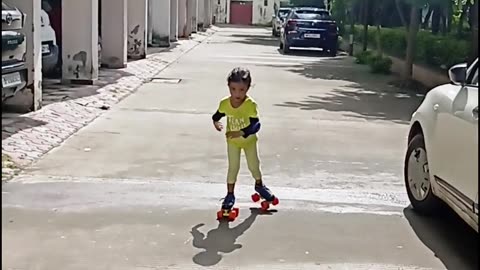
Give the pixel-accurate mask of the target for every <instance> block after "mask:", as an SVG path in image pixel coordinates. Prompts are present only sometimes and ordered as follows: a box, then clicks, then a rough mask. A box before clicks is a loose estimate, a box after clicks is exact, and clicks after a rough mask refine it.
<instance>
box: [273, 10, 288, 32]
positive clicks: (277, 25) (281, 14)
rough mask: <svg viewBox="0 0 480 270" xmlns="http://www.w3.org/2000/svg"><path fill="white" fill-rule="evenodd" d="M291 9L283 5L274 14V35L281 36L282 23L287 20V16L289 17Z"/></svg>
mask: <svg viewBox="0 0 480 270" xmlns="http://www.w3.org/2000/svg"><path fill="white" fill-rule="evenodd" d="M290 10H291V8H286V7H282V8H280V9H279V10H278V11H277V13H276V14H274V15H272V36H275V37H278V36H280V30H281V28H282V24H283V22H284V20H285V17H287V15H288V13H290Z"/></svg>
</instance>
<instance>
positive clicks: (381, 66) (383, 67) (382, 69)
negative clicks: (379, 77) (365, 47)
mask: <svg viewBox="0 0 480 270" xmlns="http://www.w3.org/2000/svg"><path fill="white" fill-rule="evenodd" d="M368 65H369V66H370V70H371V71H372V73H376V74H390V72H391V70H390V69H391V67H392V59H390V57H388V56H382V55H378V54H375V55H372V56H370V57H369V58H368Z"/></svg>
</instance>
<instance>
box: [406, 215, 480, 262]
mask: <svg viewBox="0 0 480 270" xmlns="http://www.w3.org/2000/svg"><path fill="white" fill-rule="evenodd" d="M444 208H445V209H442V211H440V213H439V214H438V215H437V216H432V217H427V216H421V215H419V214H417V213H415V212H414V211H413V209H412V208H411V207H410V206H409V207H407V208H405V209H404V211H403V212H404V214H405V217H406V218H407V220H408V222H409V223H410V225H411V226H412V229H413V231H414V232H415V233H416V235H417V236H418V238H419V239H420V241H422V242H423V243H424V244H425V246H427V247H428V248H429V249H430V250H431V251H432V252H433V253H434V254H435V256H436V257H437V258H438V259H440V260H441V261H442V263H443V264H444V265H445V267H446V268H447V269H452V270H457V269H462V270H470V269H472V270H473V269H478V266H479V265H478V242H477V241H478V234H477V233H476V232H475V231H474V230H473V229H471V228H470V227H469V226H468V225H467V224H466V223H464V222H463V220H461V219H460V218H459V217H458V216H457V215H456V214H455V213H454V212H453V211H452V210H450V209H448V208H447V207H444Z"/></svg>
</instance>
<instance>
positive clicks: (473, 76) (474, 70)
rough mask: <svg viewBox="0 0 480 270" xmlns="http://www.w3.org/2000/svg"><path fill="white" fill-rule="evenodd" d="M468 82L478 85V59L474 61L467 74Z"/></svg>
mask: <svg viewBox="0 0 480 270" xmlns="http://www.w3.org/2000/svg"><path fill="white" fill-rule="evenodd" d="M467 84H469V85H474V86H478V59H477V60H475V62H473V64H472V66H470V68H469V72H468V74H467Z"/></svg>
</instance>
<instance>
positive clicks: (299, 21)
mask: <svg viewBox="0 0 480 270" xmlns="http://www.w3.org/2000/svg"><path fill="white" fill-rule="evenodd" d="M291 47H303V48H312V47H315V48H322V49H323V51H328V53H329V54H330V55H332V56H335V55H336V54H337V48H338V27H337V23H336V22H335V21H334V20H333V19H332V17H331V15H330V12H328V11H327V10H325V9H321V8H314V7H300V8H294V9H292V10H291V11H290V13H289V14H288V16H287V17H286V19H285V23H284V24H283V26H282V30H281V36H280V49H281V50H282V51H283V53H285V54H287V53H289V52H290V48H291Z"/></svg>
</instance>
